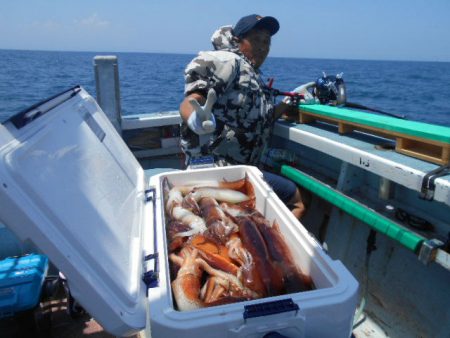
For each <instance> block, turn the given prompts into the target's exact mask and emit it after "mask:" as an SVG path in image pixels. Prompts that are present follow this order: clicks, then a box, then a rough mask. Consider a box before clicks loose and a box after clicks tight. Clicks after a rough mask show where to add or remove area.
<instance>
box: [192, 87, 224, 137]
mask: <svg viewBox="0 0 450 338" xmlns="http://www.w3.org/2000/svg"><path fill="white" fill-rule="evenodd" d="M216 100H217V95H216V91H215V90H214V89H212V88H211V89H210V90H209V91H208V96H207V97H206V102H205V105H204V106H203V107H202V106H200V104H199V103H198V101H197V100H196V99H190V100H189V103H190V104H191V106H192V107H193V108H194V111H193V112H192V113H191V116H189V119H188V120H187V125H188V127H189V128H190V129H191V130H192V131H193V132H194V133H196V134H197V135H205V134H210V133H212V132H213V131H214V130H215V129H216V119H215V118H214V115H213V114H211V110H212V107H213V105H214V103H216Z"/></svg>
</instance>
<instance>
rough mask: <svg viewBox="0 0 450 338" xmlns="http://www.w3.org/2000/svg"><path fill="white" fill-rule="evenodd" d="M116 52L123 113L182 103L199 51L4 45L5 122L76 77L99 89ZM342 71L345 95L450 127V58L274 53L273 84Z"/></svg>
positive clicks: (1, 114) (269, 63)
mask: <svg viewBox="0 0 450 338" xmlns="http://www.w3.org/2000/svg"><path fill="white" fill-rule="evenodd" d="M95 55H117V57H118V60H119V78H120V84H121V87H120V90H121V106H122V114H123V115H129V114H140V113H153V112H160V111H168V110H178V106H179V104H180V102H181V100H182V99H183V86H184V82H183V70H184V68H185V66H186V65H187V63H188V62H189V61H190V60H191V59H192V58H193V57H194V55H185V54H153V53H95V52H50V51H17V50H0V122H1V121H4V120H5V119H7V118H8V117H10V116H12V115H14V114H16V113H18V112H19V111H21V110H23V109H25V108H27V107H29V106H31V105H32V104H34V103H37V102H39V101H41V100H43V99H45V98H47V97H50V96H53V95H55V94H57V93H59V92H61V91H64V90H65V89H68V88H70V87H73V86H74V85H81V86H83V87H84V88H85V89H86V90H87V91H88V92H89V93H90V94H91V95H92V96H94V97H95V80H94V68H93V58H94V56H95ZM322 72H325V73H326V74H329V75H335V74H337V73H340V72H343V73H344V76H343V78H344V80H345V83H346V87H347V100H348V101H350V102H353V103H358V104H362V105H365V106H367V107H371V108H375V109H378V110H382V111H385V112H389V113H393V114H400V115H405V116H406V118H407V119H409V120H416V121H421V122H427V123H434V124H440V125H445V126H449V127H450V63H449V62H409V61H362V60H330V59H300V58H280V57H269V58H268V59H267V60H266V62H265V64H264V65H263V67H262V73H263V77H264V79H268V78H274V83H273V87H274V88H277V89H279V90H281V91H289V90H292V89H293V88H295V87H297V86H298V85H300V84H303V83H306V82H310V81H315V80H316V79H317V78H318V77H320V76H322Z"/></svg>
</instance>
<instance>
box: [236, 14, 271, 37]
mask: <svg viewBox="0 0 450 338" xmlns="http://www.w3.org/2000/svg"><path fill="white" fill-rule="evenodd" d="M256 27H258V28H264V29H267V30H268V31H269V32H270V35H274V34H275V33H276V32H278V30H279V29H280V24H279V23H278V20H277V19H275V18H274V17H272V16H261V15H257V14H252V15H247V16H244V17H243V18H241V19H240V20H239V21H238V22H237V24H236V25H235V26H234V28H233V35H234V36H236V37H238V38H241V37H243V36H244V35H245V34H246V33H248V32H249V31H250V30H252V29H253V28H256Z"/></svg>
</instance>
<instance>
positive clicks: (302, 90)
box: [284, 82, 319, 104]
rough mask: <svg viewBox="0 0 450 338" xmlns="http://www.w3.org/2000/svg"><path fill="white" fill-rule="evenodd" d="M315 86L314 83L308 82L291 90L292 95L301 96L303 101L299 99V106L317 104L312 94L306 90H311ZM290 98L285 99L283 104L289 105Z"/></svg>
mask: <svg viewBox="0 0 450 338" xmlns="http://www.w3.org/2000/svg"><path fill="white" fill-rule="evenodd" d="M315 85H316V83H315V82H308V83H305V84H303V85H301V86H298V87H297V88H295V89H294V90H293V92H294V93H297V94H300V95H303V97H304V98H303V99H300V104H316V103H319V100H318V99H317V98H315V97H314V95H313V94H311V92H310V91H309V90H308V89H309V88H313V87H314V86H315ZM290 99H291V98H290V97H286V98H285V99H284V102H286V103H288V104H289V103H290Z"/></svg>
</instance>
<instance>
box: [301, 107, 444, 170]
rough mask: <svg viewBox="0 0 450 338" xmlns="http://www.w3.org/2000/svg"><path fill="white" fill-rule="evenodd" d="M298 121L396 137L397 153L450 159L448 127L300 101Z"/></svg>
mask: <svg viewBox="0 0 450 338" xmlns="http://www.w3.org/2000/svg"><path fill="white" fill-rule="evenodd" d="M299 111H300V116H299V118H300V123H310V122H314V121H323V122H327V123H331V124H334V125H337V127H338V131H339V133H340V134H346V133H350V132H352V131H361V132H365V133H369V134H374V135H378V136H381V137H384V138H388V139H392V140H395V141H396V144H395V150H396V151H397V152H399V153H402V154H405V155H409V156H412V157H416V158H419V159H422V160H425V161H429V162H433V163H436V164H441V165H445V164H448V163H449V162H450V128H449V127H443V126H438V125H433V124H428V123H422V122H415V121H408V120H402V119H398V118H394V117H390V116H384V115H378V114H372V113H366V112H362V111H357V110H351V109H347V108H339V107H332V106H326V105H319V104H314V105H300V108H299Z"/></svg>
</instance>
